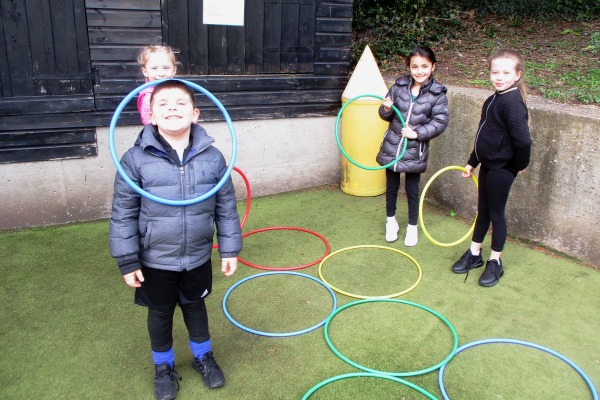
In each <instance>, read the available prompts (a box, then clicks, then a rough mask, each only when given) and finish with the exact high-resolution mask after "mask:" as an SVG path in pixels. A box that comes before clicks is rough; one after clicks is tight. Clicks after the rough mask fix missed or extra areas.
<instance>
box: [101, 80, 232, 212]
mask: <svg viewBox="0 0 600 400" xmlns="http://www.w3.org/2000/svg"><path fill="white" fill-rule="evenodd" d="M167 80H172V79H160V80H156V81H151V82H146V83H144V84H143V85H140V86H139V87H137V88H136V89H134V90H132V91H131V92H130V93H129V94H128V95H127V96H125V98H124V99H123V100H122V101H121V103H120V104H119V106H118V107H117V109H116V110H115V113H114V114H113V116H112V119H111V121H110V127H109V130H108V147H109V150H110V157H111V158H112V161H113V163H114V164H115V167H116V168H117V172H118V173H119V175H121V178H123V180H124V181H125V182H127V184H128V185H129V186H130V187H131V188H132V189H133V190H135V191H136V192H137V193H138V194H140V195H141V196H143V197H145V198H147V199H150V200H153V201H155V202H157V203H160V204H165V205H168V206H189V205H191V204H196V203H199V202H201V201H204V200H206V199H208V198H209V197H211V196H212V195H214V194H215V193H216V192H217V191H218V190H219V189H221V187H222V186H223V185H224V184H225V182H226V181H227V179H229V177H230V176H231V171H232V170H233V167H234V164H235V158H236V156H237V138H236V135H235V129H234V128H233V123H232V122H231V118H230V117H229V114H228V113H227V110H226V109H225V107H224V106H223V104H221V102H220V101H219V100H218V99H217V98H216V97H215V96H214V95H213V94H212V93H210V92H209V91H208V90H206V89H204V88H203V87H202V86H200V85H197V84H195V83H193V82H189V81H186V80H183V79H174V80H177V81H181V82H183V83H185V84H186V85H188V86H189V87H191V88H193V89H196V90H197V91H199V92H201V93H202V94H204V95H205V96H206V97H208V98H209V99H210V100H212V102H213V103H215V105H216V106H217V107H218V108H219V110H221V112H222V113H223V117H224V118H225V121H226V122H227V126H228V127H229V133H230V134H231V159H230V160H229V166H228V167H227V169H226V170H225V174H224V175H223V177H222V178H221V180H220V181H219V182H218V183H217V184H216V185H215V187H214V188H212V189H211V190H209V191H208V192H206V193H204V194H203V195H201V196H199V197H195V198H193V199H187V200H169V199H164V198H162V197H158V196H156V195H153V194H152V193H149V192H147V191H145V190H144V189H142V188H141V187H139V186H138V185H137V184H136V183H135V182H134V181H133V180H131V178H130V177H129V176H128V175H127V173H126V172H125V170H124V169H123V166H122V165H121V161H120V160H119V156H118V155H117V151H116V149H115V128H116V126H117V120H118V119H119V117H120V116H121V112H123V109H124V108H125V107H126V106H127V104H128V103H129V102H130V101H131V99H133V98H134V97H135V96H136V95H137V94H138V93H139V92H141V91H142V90H144V89H146V88H148V87H150V86H156V85H158V84H159V83H162V82H164V81H167Z"/></svg>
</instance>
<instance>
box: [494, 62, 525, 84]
mask: <svg viewBox="0 0 600 400" xmlns="http://www.w3.org/2000/svg"><path fill="white" fill-rule="evenodd" d="M522 75H523V74H522V72H521V71H517V60H515V59H512V58H507V57H502V58H496V59H493V60H492V61H491V63H490V81H491V82H492V85H494V88H495V89H496V90H497V91H499V92H501V91H503V90H506V89H509V88H511V87H512V86H513V85H514V84H515V83H517V81H518V80H519V79H521V76H522Z"/></svg>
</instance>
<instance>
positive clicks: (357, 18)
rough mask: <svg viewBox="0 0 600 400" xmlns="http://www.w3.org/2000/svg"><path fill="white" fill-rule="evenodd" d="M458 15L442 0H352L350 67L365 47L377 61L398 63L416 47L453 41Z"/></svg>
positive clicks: (451, 6) (456, 11)
mask: <svg viewBox="0 0 600 400" xmlns="http://www.w3.org/2000/svg"><path fill="white" fill-rule="evenodd" d="M459 15H460V10H459V9H458V7H457V6H456V5H455V4H453V3H450V2H446V1H441V0H412V1H409V0H397V1H396V0H383V1H378V2H376V3H375V2H373V1H370V0H355V1H354V15H353V17H354V18H353V21H354V22H353V23H354V25H353V28H354V34H355V37H354V41H353V48H352V63H353V64H355V63H356V62H357V61H358V58H359V57H360V55H361V54H362V51H363V50H364V48H365V46H366V45H369V47H370V48H371V50H372V51H373V54H374V55H375V57H376V58H377V59H378V60H398V59H399V58H402V56H403V55H405V54H407V53H409V52H410V50H411V49H412V48H413V47H414V46H415V45H431V44H432V43H436V42H438V41H440V40H443V39H444V38H450V37H453V36H454V35H455V34H456V32H457V30H458V28H459V27H460V18H459Z"/></svg>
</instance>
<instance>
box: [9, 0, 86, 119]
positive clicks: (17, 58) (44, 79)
mask: <svg viewBox="0 0 600 400" xmlns="http://www.w3.org/2000/svg"><path fill="white" fill-rule="evenodd" d="M0 18H2V24H0V94H1V97H0V113H1V114H15V113H18V114H27V113H40V112H44V111H45V112H74V111H88V110H94V98H93V87H94V85H93V82H94V74H93V73H92V70H91V66H90V52H89V45H88V36H87V27H86V15H85V0H0Z"/></svg>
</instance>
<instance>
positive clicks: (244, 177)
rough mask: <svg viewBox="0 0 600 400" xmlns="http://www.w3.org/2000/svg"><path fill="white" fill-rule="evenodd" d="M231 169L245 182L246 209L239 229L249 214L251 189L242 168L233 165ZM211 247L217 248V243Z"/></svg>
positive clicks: (244, 223)
mask: <svg viewBox="0 0 600 400" xmlns="http://www.w3.org/2000/svg"><path fill="white" fill-rule="evenodd" d="M233 170H234V171H235V172H237V173H238V174H239V175H240V176H241V177H242V179H243V180H244V183H245V184H246V210H245V211H244V216H243V218H242V221H241V222H240V229H241V228H243V227H244V225H246V220H247V219H248V214H250V204H251V203H252V191H251V190H250V181H248V177H247V176H246V174H244V173H243V172H242V170H241V169H239V168H238V167H233ZM212 248H213V249H218V248H219V245H218V244H216V243H215V244H213V246H212Z"/></svg>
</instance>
